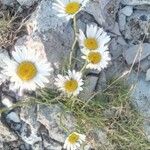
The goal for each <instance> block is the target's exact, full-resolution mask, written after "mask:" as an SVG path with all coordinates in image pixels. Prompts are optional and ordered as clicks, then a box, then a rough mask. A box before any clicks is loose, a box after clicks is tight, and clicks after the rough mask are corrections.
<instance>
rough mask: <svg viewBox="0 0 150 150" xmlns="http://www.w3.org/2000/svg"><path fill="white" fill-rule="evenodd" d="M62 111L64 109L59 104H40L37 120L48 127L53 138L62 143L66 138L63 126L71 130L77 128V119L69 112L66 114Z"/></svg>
mask: <svg viewBox="0 0 150 150" xmlns="http://www.w3.org/2000/svg"><path fill="white" fill-rule="evenodd" d="M62 111H63V110H62V109H61V108H60V107H59V106H58V105H51V106H49V107H45V106H39V111H38V113H37V121H39V122H40V123H41V124H43V125H44V126H45V127H46V129H47V130H48V131H49V136H50V137H51V138H52V139H54V140H56V141H59V142H61V143H63V142H64V141H65V139H66V133H65V131H64V129H63V126H65V127H66V128H67V129H68V131H70V132H71V131H74V130H75V126H74V125H75V119H74V118H73V116H71V114H67V113H66V114H65V116H64V115H63V113H62ZM61 123H62V124H61Z"/></svg>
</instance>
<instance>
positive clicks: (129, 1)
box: [121, 0, 150, 5]
mask: <svg viewBox="0 0 150 150" xmlns="http://www.w3.org/2000/svg"><path fill="white" fill-rule="evenodd" d="M121 3H122V4H124V5H144V4H147V5H149V4H150V1H149V0H121Z"/></svg>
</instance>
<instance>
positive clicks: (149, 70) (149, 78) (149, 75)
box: [146, 68, 150, 81]
mask: <svg viewBox="0 0 150 150" xmlns="http://www.w3.org/2000/svg"><path fill="white" fill-rule="evenodd" d="M146 81H150V68H149V69H148V70H147V72H146Z"/></svg>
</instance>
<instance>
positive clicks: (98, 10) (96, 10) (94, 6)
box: [85, 1, 105, 25]
mask: <svg viewBox="0 0 150 150" xmlns="http://www.w3.org/2000/svg"><path fill="white" fill-rule="evenodd" d="M85 10H86V12H88V13H89V14H91V15H93V17H94V18H95V20H96V21H97V22H98V24H100V25H102V24H103V23H104V22H105V20H104V18H103V14H102V5H101V1H93V2H92V1H90V2H89V3H88V4H87V6H86V9H85Z"/></svg>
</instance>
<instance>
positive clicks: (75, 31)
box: [69, 16, 77, 68]
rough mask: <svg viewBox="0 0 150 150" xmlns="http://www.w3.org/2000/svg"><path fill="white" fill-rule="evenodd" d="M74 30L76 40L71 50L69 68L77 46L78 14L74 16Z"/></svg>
mask: <svg viewBox="0 0 150 150" xmlns="http://www.w3.org/2000/svg"><path fill="white" fill-rule="evenodd" d="M73 30H74V42H73V44H72V47H71V51H70V57H69V68H71V64H72V58H73V53H74V49H75V46H76V43H77V37H76V34H77V23H76V16H74V18H73Z"/></svg>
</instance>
